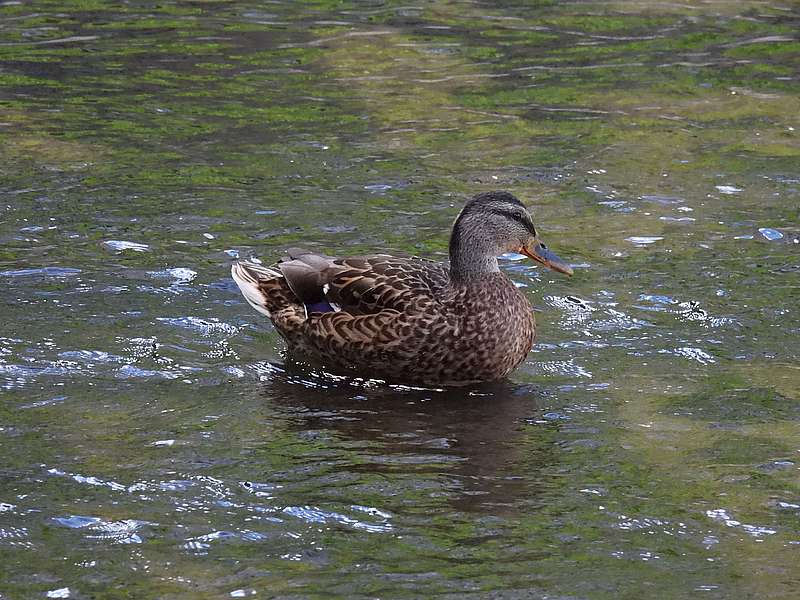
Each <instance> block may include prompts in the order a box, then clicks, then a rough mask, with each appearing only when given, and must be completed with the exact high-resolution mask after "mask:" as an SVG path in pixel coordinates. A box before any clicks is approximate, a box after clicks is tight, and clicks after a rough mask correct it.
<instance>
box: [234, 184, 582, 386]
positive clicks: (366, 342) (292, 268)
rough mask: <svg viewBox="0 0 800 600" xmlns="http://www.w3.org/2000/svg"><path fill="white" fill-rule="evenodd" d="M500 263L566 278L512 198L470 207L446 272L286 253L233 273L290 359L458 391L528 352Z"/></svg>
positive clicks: (525, 326) (530, 336)
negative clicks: (518, 258) (531, 264)
mask: <svg viewBox="0 0 800 600" xmlns="http://www.w3.org/2000/svg"><path fill="white" fill-rule="evenodd" d="M505 252H519V253H521V254H525V255H527V256H528V257H530V258H532V259H533V260H535V261H537V262H539V263H541V264H543V265H545V266H547V267H549V268H551V269H553V270H555V271H559V272H561V273H565V274H567V275H571V274H572V269H571V268H570V267H569V266H568V265H567V264H566V263H564V262H563V261H562V260H561V259H560V258H558V257H557V256H556V255H555V254H553V253H552V252H550V250H548V249H547V247H546V246H545V245H544V244H542V243H541V242H540V241H539V240H538V237H537V235H536V229H535V228H534V226H533V222H532V221H531V217H530V214H529V213H528V211H527V210H525V207H524V206H523V204H522V203H521V202H520V201H519V200H518V199H517V198H515V197H514V196H513V195H512V194H509V193H508V192H486V193H483V194H478V195H477V196H475V197H474V198H472V199H471V200H469V201H468V202H467V203H466V205H465V206H464V208H463V209H462V210H461V212H460V213H459V215H458V217H456V220H455V223H454V224H453V232H452V234H451V236H450V265H449V267H448V266H447V265H446V264H441V263H437V262H434V261H431V260H426V259H423V258H418V257H412V258H398V257H395V256H389V255H388V254H375V255H371V256H359V257H352V258H332V257H329V256H324V255H321V254H314V253H311V252H305V251H302V250H290V251H289V256H288V257H287V258H284V259H282V260H281V261H279V262H278V263H277V264H276V265H274V266H272V267H269V268H267V267H264V266H261V265H256V264H253V263H249V262H238V263H235V264H234V265H233V268H232V269H231V272H232V274H233V279H234V281H236V284H237V285H238V286H239V289H240V290H241V291H242V294H244V297H245V299H247V301H248V302H249V303H250V304H251V305H252V306H253V308H255V309H256V310H257V311H258V312H260V313H262V314H264V315H266V316H267V317H269V318H270V319H271V320H272V322H273V323H274V325H275V327H276V329H277V330H278V332H279V333H280V334H281V336H283V338H284V339H285V340H286V342H287V344H288V345H289V349H290V351H298V352H300V353H302V354H304V355H306V356H309V357H312V358H315V359H318V360H321V361H322V362H324V363H326V364H329V365H333V366H335V367H343V368H347V369H350V370H356V371H358V372H359V373H363V374H366V375H369V376H373V377H381V378H385V379H390V380H393V381H405V382H419V383H425V384H434V385H463V384H468V383H476V382H481V381H492V380H495V379H501V378H503V377H505V376H506V375H508V374H509V373H510V372H511V371H513V370H514V369H515V368H516V367H517V365H519V364H520V363H521V362H522V361H523V360H524V359H525V357H526V356H527V354H528V352H529V351H530V349H531V347H532V345H533V340H534V335H535V322H534V318H533V310H532V309H531V305H530V304H529V302H528V300H527V299H526V298H525V296H524V295H523V294H522V293H521V292H520V291H519V290H518V289H517V288H516V286H515V285H514V284H513V283H512V282H511V280H510V279H509V278H508V277H506V276H505V275H504V274H503V273H501V272H500V269H499V268H498V266H497V256H498V255H500V254H503V253H505Z"/></svg>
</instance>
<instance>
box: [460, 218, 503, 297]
mask: <svg viewBox="0 0 800 600" xmlns="http://www.w3.org/2000/svg"><path fill="white" fill-rule="evenodd" d="M498 254H499V251H498V248H497V247H496V243H495V242H494V241H493V240H492V239H491V237H490V236H488V235H486V234H485V232H482V231H469V228H468V227H464V226H463V225H462V223H461V221H460V220H459V221H456V224H455V226H454V227H453V233H452V234H451V236H450V279H451V280H452V281H453V282H455V283H459V282H465V281H469V280H471V279H476V278H479V277H483V276H485V275H488V274H490V273H499V272H500V268H499V267H498V266H497V255H498Z"/></svg>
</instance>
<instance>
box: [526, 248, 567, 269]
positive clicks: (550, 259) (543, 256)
mask: <svg viewBox="0 0 800 600" xmlns="http://www.w3.org/2000/svg"><path fill="white" fill-rule="evenodd" d="M522 253H523V254H524V255H525V256H527V257H528V258H532V259H533V260H535V261H536V262H538V263H541V264H543V265H544V266H545V267H547V268H548V269H553V271H558V272H559V273H564V275H572V267H570V266H569V265H568V264H567V263H565V262H564V261H563V260H561V259H560V258H559V257H558V255H557V254H556V253H555V252H551V251H550V249H549V248H548V247H547V246H545V245H544V244H542V243H540V242H536V245H534V246H533V248H530V249H529V248H523V249H522Z"/></svg>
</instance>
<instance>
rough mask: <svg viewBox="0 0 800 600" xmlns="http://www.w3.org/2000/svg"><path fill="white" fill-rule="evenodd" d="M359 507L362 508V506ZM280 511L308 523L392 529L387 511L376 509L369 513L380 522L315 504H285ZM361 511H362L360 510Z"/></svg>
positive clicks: (377, 530)
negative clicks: (324, 508) (326, 508)
mask: <svg viewBox="0 0 800 600" xmlns="http://www.w3.org/2000/svg"><path fill="white" fill-rule="evenodd" d="M360 508H361V509H363V508H364V507H360ZM281 512H283V513H284V514H287V515H291V516H293V517H296V518H298V519H301V520H303V521H306V522H308V523H317V524H329V523H336V524H338V525H344V526H346V527H350V528H352V529H357V530H360V531H366V532H369V533H386V532H389V531H392V529H393V527H392V524H391V523H390V522H389V518H390V517H388V516H384V515H387V513H384V512H382V511H377V512H376V513H375V514H373V515H371V516H376V517H379V518H380V519H381V522H378V523H370V522H367V521H360V520H358V519H356V518H353V517H349V516H347V515H343V514H341V513H338V512H333V511H326V510H322V509H321V508H317V507H315V506H287V507H285V508H284V509H283V510H282V511H281ZM361 512H364V511H363V510H361Z"/></svg>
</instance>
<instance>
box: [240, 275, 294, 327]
mask: <svg viewBox="0 0 800 600" xmlns="http://www.w3.org/2000/svg"><path fill="white" fill-rule="evenodd" d="M231 276H232V277H233V280H234V281H235V282H236V285H238V286H239V290H241V292H242V295H243V296H244V299H245V300H247V302H248V304H250V306H252V307H253V308H255V309H256V310H257V311H258V312H260V313H261V314H262V315H265V316H267V317H270V318H272V315H273V314H275V313H276V312H277V311H279V310H281V309H284V308H288V307H290V306H292V305H295V304H297V303H298V301H297V298H296V297H295V295H294V294H293V293H292V291H291V290H290V289H289V286H288V285H287V284H286V280H285V279H284V277H283V273H281V272H280V271H277V270H275V269H271V268H269V267H265V266H263V265H257V264H255V263H252V262H236V263H233V266H231Z"/></svg>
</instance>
